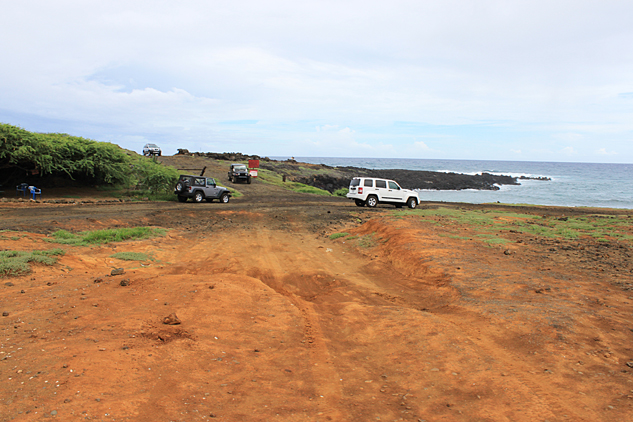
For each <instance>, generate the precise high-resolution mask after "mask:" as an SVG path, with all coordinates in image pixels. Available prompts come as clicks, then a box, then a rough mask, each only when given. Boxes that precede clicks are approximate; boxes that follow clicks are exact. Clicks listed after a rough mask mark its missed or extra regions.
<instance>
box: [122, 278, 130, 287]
mask: <svg viewBox="0 0 633 422" xmlns="http://www.w3.org/2000/svg"><path fill="white" fill-rule="evenodd" d="M119 284H120V285H121V286H129V285H130V279H129V278H125V279H123V280H121V283H119Z"/></svg>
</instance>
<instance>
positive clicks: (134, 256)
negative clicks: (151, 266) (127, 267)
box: [110, 252, 151, 261]
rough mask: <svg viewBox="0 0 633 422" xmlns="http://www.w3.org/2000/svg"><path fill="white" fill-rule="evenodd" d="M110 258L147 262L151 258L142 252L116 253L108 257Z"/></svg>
mask: <svg viewBox="0 0 633 422" xmlns="http://www.w3.org/2000/svg"><path fill="white" fill-rule="evenodd" d="M110 258H116V259H121V260H123V261H149V260H150V259H151V258H150V257H149V256H148V255H147V254H144V253H142V252H117V253H115V254H112V255H110Z"/></svg>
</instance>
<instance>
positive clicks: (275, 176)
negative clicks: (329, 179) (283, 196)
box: [257, 169, 332, 196]
mask: <svg viewBox="0 0 633 422" xmlns="http://www.w3.org/2000/svg"><path fill="white" fill-rule="evenodd" d="M257 178H258V179H260V180H261V181H262V182H263V183H268V184H269V185H274V186H279V187H281V188H284V189H288V190H291V191H294V192H299V193H311V194H315V195H322V196H332V194H331V193H330V192H328V191H326V190H323V189H319V188H315V187H314V186H310V185H305V184H303V183H298V182H291V181H289V180H287V181H285V182H284V181H283V175H281V174H279V173H275V172H274V171H270V170H266V169H259V171H258V173H257Z"/></svg>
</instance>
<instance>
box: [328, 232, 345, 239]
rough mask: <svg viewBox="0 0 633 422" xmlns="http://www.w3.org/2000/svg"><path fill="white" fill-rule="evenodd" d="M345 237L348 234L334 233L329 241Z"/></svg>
mask: <svg viewBox="0 0 633 422" xmlns="http://www.w3.org/2000/svg"><path fill="white" fill-rule="evenodd" d="M345 236H349V233H334V234H331V235H330V239H332V240H334V239H338V238H340V237H345Z"/></svg>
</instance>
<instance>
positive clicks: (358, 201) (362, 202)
mask: <svg viewBox="0 0 633 422" xmlns="http://www.w3.org/2000/svg"><path fill="white" fill-rule="evenodd" d="M354 203H355V204H356V206H357V207H364V206H365V201H363V200H361V199H354Z"/></svg>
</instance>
